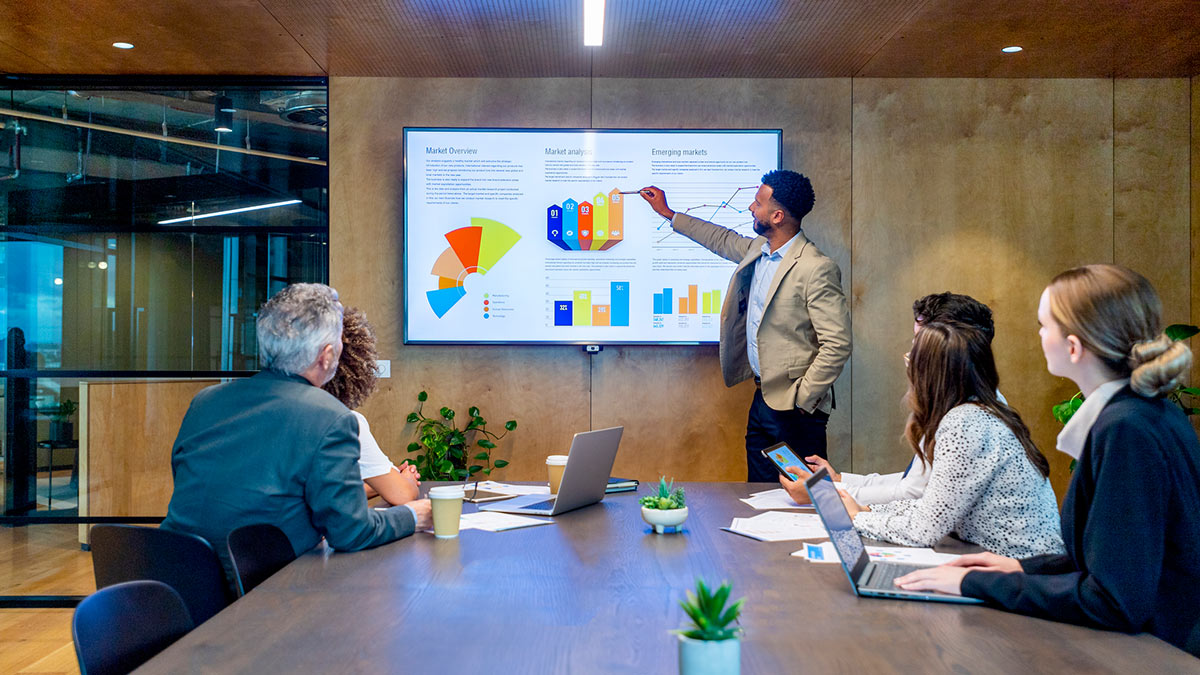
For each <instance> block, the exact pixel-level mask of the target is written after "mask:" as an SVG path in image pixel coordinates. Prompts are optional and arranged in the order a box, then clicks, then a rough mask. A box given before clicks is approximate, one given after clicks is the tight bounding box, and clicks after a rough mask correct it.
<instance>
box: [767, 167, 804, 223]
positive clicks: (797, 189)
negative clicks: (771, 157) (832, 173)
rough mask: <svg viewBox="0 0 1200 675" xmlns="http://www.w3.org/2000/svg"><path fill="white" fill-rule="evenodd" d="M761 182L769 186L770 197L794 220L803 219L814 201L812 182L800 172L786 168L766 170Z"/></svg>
mask: <svg viewBox="0 0 1200 675" xmlns="http://www.w3.org/2000/svg"><path fill="white" fill-rule="evenodd" d="M762 184H763V185H766V186H767V187H769V188H771V199H774V200H775V201H776V202H778V203H779V205H780V206H782V207H783V210H785V211H787V212H788V214H790V215H791V216H792V217H793V218H795V219H796V220H803V219H804V216H807V215H808V213H809V212H810V211H812V208H813V203H814V202H816V195H815V194H813V187H812V183H811V182H810V181H809V180H808V177H807V176H805V175H804V174H802V173H796V172H795V171H787V170H786V169H779V170H776V171H768V172H767V173H765V174H763V177H762Z"/></svg>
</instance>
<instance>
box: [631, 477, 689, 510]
mask: <svg viewBox="0 0 1200 675" xmlns="http://www.w3.org/2000/svg"><path fill="white" fill-rule="evenodd" d="M638 503H639V504H641V505H642V506H644V507H646V508H648V509H657V510H660V511H666V510H667V509H682V508H683V507H684V506H685V505H686V503H685V502H684V497H683V488H677V487H675V479H674V478H672V479H671V483H670V485H668V484H667V477H666V476H662V477H661V478H659V479H658V494H653V495H646V496H645V497H642V498H641V499H639V500H638Z"/></svg>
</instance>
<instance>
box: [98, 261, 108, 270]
mask: <svg viewBox="0 0 1200 675" xmlns="http://www.w3.org/2000/svg"><path fill="white" fill-rule="evenodd" d="M96 267H99V268H100V269H102V270H106V269H108V263H107V262H105V261H103V260H101V261H100V262H99V263H97V264H96Z"/></svg>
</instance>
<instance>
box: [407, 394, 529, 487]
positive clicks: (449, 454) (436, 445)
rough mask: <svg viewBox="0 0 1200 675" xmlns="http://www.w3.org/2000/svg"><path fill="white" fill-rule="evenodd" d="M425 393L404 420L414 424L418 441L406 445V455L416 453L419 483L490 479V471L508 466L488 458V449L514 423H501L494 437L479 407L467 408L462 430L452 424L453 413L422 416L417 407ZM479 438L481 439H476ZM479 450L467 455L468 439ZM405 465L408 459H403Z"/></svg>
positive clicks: (511, 427) (499, 460) (498, 460)
mask: <svg viewBox="0 0 1200 675" xmlns="http://www.w3.org/2000/svg"><path fill="white" fill-rule="evenodd" d="M428 399H429V394H427V393H425V392H421V393H419V394H417V409H416V410H415V411H413V412H410V413H409V414H408V417H407V419H406V421H407V422H408V423H409V424H416V425H417V432H418V434H419V438H420V440H419V441H417V442H413V443H409V444H408V451H409V452H420V451H421V450H424V451H425V452H422V453H421V454H418V455H417V457H416V461H414V462H413V464H416V466H417V471H419V472H420V473H421V478H422V479H423V480H447V481H458V480H463V479H465V478H467V477H469V476H474V475H475V474H477V473H483V474H484V475H485V476H491V475H492V470H493V469H502V468H504V467H506V466H508V461H507V460H503V459H496V460H493V459H492V450H494V449H495V448H496V443H495V442H496V441H498V440H500V439H501V438H504V437H505V436H506V435H507V434H508V432H510V431H512V430H513V429H516V428H517V421H516V420H509V421H507V422H505V423H504V431H503V432H502V433H499V434H496V433H494V432H491V431H488V428H487V420H485V419H483V417H481V416H480V414H479V408H477V407H475V406H471V407H470V408H468V409H467V416H468V417H469V418H470V420H469V421H468V422H467V424H466V426H465V427H464V428H462V429H459V428H458V423H457V422H455V421H454V417H455V412H454V411H453V410H451V409H450V408H447V407H442V408H441V409H440V410H438V416H437V417H426V416H425V414H424V413H423V412H421V408H422V407H423V406H424V404H425V401H426V400H428ZM479 436H482V438H479ZM472 439H474V440H475V445H476V446H477V447H478V448H479V451H478V452H476V453H475V454H474V455H471V452H472V451H471V449H470V446H471V440H472ZM404 461H405V462H409V461H410V460H407V459H406V460H404Z"/></svg>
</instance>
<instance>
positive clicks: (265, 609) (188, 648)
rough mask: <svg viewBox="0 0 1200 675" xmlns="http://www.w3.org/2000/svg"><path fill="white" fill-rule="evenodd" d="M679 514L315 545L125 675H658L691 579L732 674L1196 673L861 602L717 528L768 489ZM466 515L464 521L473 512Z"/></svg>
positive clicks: (1062, 627) (941, 609)
mask: <svg viewBox="0 0 1200 675" xmlns="http://www.w3.org/2000/svg"><path fill="white" fill-rule="evenodd" d="M682 485H683V487H684V488H685V489H686V491H687V503H688V510H689V517H688V520H687V522H686V523H684V525H683V531H682V532H681V533H678V534H672V533H668V534H654V533H653V531H652V530H651V528H650V526H648V525H647V524H646V523H645V522H643V521H642V519H641V512H640V507H639V505H638V503H637V498H638V494H646V493H648V487H649V486H642V488H641V489H640V490H639V491H638V494H635V493H623V494H613V495H608V496H607V497H606V498H605V499H604V501H602V502H601V503H599V504H596V505H593V506H589V507H586V508H583V509H580V510H577V511H573V512H570V513H566V514H563V515H560V516H556V517H554V518H553V520H554V524H552V525H542V526H538V527H530V528H525V529H520V530H510V531H505V532H485V531H479V530H464V531H463V532H462V534H461V535H460V536H459V537H458V538H456V539H435V538H434V537H433V535H431V534H427V533H418V534H416V535H414V536H412V537H408V538H405V539H402V540H399V541H396V542H393V543H391V544H387V545H385V546H380V547H378V548H375V549H371V550H367V551H359V552H354V553H339V552H333V551H330V550H329V549H328V548H326V547H324V546H323V545H322V546H318V547H317V548H316V549H314V550H312V551H310V552H308V553H306V554H304V555H302V556H300V557H299V558H298V559H296V560H295V561H294V562H292V563H291V564H289V565H288V566H287V567H285V568H284V569H283V570H281V571H280V572H278V573H276V574H275V575H274V576H272V577H271V578H270V579H268V580H267V581H265V582H264V583H263V584H262V585H260V586H258V587H257V588H255V589H254V590H252V591H251V592H250V593H248V594H247V595H246V596H245V597H243V598H241V599H239V600H237V601H236V602H234V603H233V604H232V605H230V606H229V607H228V608H226V609H225V610H224V611H222V612H221V613H219V614H217V615H216V616H215V617H213V618H212V619H210V620H209V621H207V622H206V623H204V624H202V625H200V626H199V627H197V628H196V629H195V630H193V631H192V632H191V633H189V634H188V635H186V636H185V637H184V638H182V639H181V640H179V641H178V642H176V643H175V644H174V645H172V646H171V647H169V648H167V649H166V650H165V651H164V652H162V653H161V654H159V655H158V656H156V657H155V658H154V659H152V660H151V661H149V662H148V663H146V664H145V665H144V666H143V667H142V668H141V669H140V670H138V671H137V672H139V673H181V672H220V673H229V672H237V673H398V672H413V673H468V674H472V675H476V674H478V675H483V674H485V673H644V674H647V675H648V674H651V673H655V674H657V673H671V672H676V669H677V658H678V657H677V654H678V646H677V638H676V636H675V635H674V634H672V633H670V631H671V630H672V629H676V628H679V627H680V626H682V625H683V624H684V621H685V616H684V613H683V610H682V609H681V608H680V607H679V601H680V600H681V599H683V597H684V593H685V591H687V590H689V589H693V588H694V587H695V582H696V579H697V578H698V577H699V578H703V579H705V580H706V581H708V582H711V583H713V584H719V583H720V582H721V581H724V580H728V581H730V582H732V584H733V596H732V597H734V598H739V597H743V596H744V597H745V598H746V603H745V607H744V610H743V613H742V619H741V627H742V628H743V629H744V631H745V633H744V635H743V637H742V645H741V650H742V672H743V673H784V672H822V673H824V672H847V673H850V672H853V673H889V672H896V673H915V672H958V673H1035V672H1115V671H1125V672H1154V673H1169V672H1193V673H1194V672H1197V670H1200V661H1198V660H1197V659H1195V658H1193V657H1191V656H1189V655H1188V654H1186V653H1185V652H1183V651H1181V650H1178V649H1176V648H1174V647H1172V646H1171V645H1169V644H1167V643H1165V642H1162V641H1161V640H1158V639H1157V638H1154V637H1152V636H1149V635H1136V636H1134V635H1124V634H1121V633H1112V632H1106V631H1100V630H1094V629H1089V628H1083V627H1079V626H1071V625H1067V624H1061V623H1055V622H1051V621H1044V620H1041V619H1035V618H1030V617H1025V616H1018V615H1015V614H1009V613H1007V612H1002V611H998V610H995V609H990V608H986V607H981V606H965V605H953V604H943V603H932V602H913V601H905V600H890V599H872V598H857V597H856V596H855V595H854V594H853V593H852V592H851V590H850V586H849V582H848V581H847V579H846V576H845V574H844V573H843V572H842V569H841V567H840V566H839V565H835V564H821V563H810V562H808V561H806V560H803V559H801V558H796V557H792V556H791V555H790V554H791V552H792V551H795V550H797V549H799V548H801V542H798V541H788V542H776V543H765V542H760V541H756V540H753V539H749V538H746V537H742V536H739V535H736V534H732V533H730V532H726V531H722V530H721V529H720V528H721V527H723V526H728V525H729V524H730V521H731V519H732V518H735V517H751V516H753V515H756V514H757V513H759V512H757V511H754V510H753V509H752V508H751V507H749V506H747V505H746V504H744V503H742V502H740V501H739V498H742V497H746V496H748V495H749V494H750V493H752V492H755V491H758V490H764V489H769V488H771V487H778V485H775V486H771V485H767V484H761V485H760V484H750V483H684V484H682ZM474 508H475V507H474V506H473V505H471V504H467V505H466V510H467V511H471V510H474Z"/></svg>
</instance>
